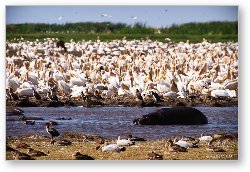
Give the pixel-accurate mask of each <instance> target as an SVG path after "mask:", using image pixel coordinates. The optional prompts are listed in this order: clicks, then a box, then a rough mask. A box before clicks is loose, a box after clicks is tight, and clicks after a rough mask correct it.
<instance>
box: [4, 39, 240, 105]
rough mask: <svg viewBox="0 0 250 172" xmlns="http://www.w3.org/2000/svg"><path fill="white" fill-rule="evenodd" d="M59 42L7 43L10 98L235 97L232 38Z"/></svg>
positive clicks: (235, 56) (235, 58) (235, 63)
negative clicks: (193, 40) (220, 40)
mask: <svg viewBox="0 0 250 172" xmlns="http://www.w3.org/2000/svg"><path fill="white" fill-rule="evenodd" d="M58 41H59V40H58V39H56V38H46V39H44V40H43V41H39V40H35V41H25V40H20V41H19V42H12V41H7V42H6V92H8V93H9V95H12V96H10V99H11V98H12V99H14V100H17V99H18V98H20V97H23V96H25V97H34V96H36V99H37V100H40V99H41V98H40V97H39V95H41V96H42V97H44V96H47V97H56V96H58V97H59V98H69V97H70V98H76V99H77V98H79V99H80V98H81V97H82V94H83V93H84V95H92V94H94V93H95V94H96V93H98V97H99V98H100V97H101V98H113V97H115V96H126V95H133V96H134V97H135V100H136V97H137V98H139V99H142V98H143V99H144V98H146V97H148V96H151V97H152V98H154V99H155V101H156V102H157V101H159V100H160V99H159V97H163V98H164V97H174V98H187V97H188V96H190V95H198V96H200V95H204V96H210V97H214V98H233V97H237V96H238V95H237V94H238V43H237V42H236V43H234V42H227V43H221V42H218V43H210V42H208V41H207V40H205V39H204V40H203V41H202V42H200V43H189V41H187V42H179V43H174V42H172V41H171V39H169V38H168V39H166V41H165V42H159V41H152V40H150V39H147V40H131V41H129V40H126V39H122V40H113V41H109V42H108V41H105V42H102V41H100V40H99V39H97V40H95V41H91V40H90V41H84V40H83V41H78V42H75V41H74V40H70V41H69V42H63V41H61V42H58ZM58 43H61V44H60V46H59V44H58ZM139 94H141V96H140V95H139ZM7 95H8V94H7Z"/></svg>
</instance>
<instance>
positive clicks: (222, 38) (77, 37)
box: [6, 33, 238, 43]
mask: <svg viewBox="0 0 250 172" xmlns="http://www.w3.org/2000/svg"><path fill="white" fill-rule="evenodd" d="M97 36H99V38H100V40H101V41H110V40H115V39H122V38H123V37H124V36H126V39H127V40H133V39H137V40H138V39H144V40H145V39H147V38H149V39H151V40H153V41H155V40H158V41H164V39H165V38H167V37H168V38H171V39H172V41H174V42H180V41H183V42H186V41H187V40H189V41H190V42H191V43H197V42H202V39H203V38H206V39H207V40H208V41H210V42H229V41H232V42H237V41H238V35H183V34H178V35H169V34H113V33H110V34H107V33H106V34H104V33H102V34H84V33H69V34H67V33H29V34H7V36H6V39H7V40H8V41H11V40H13V39H14V38H21V37H23V38H24V39H25V40H27V41H34V40H36V39H39V41H43V39H44V38H59V39H63V40H65V41H66V42H67V41H69V40H71V39H73V40H74V41H81V40H86V41H88V40H96V38H97Z"/></svg>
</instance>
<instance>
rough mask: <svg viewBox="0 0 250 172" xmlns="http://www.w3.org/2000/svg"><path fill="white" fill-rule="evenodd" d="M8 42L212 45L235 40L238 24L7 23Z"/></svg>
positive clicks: (236, 38)
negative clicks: (118, 41)
mask: <svg viewBox="0 0 250 172" xmlns="http://www.w3.org/2000/svg"><path fill="white" fill-rule="evenodd" d="M6 35H7V40H13V39H14V38H20V37H23V38H24V39H25V40H31V41H32V40H35V39H39V40H42V39H44V38H47V37H54V38H60V39H64V40H65V41H69V40H70V39H74V40H75V41H80V40H83V39H84V40H96V38H97V36H99V38H100V39H101V40H102V41H108V40H113V39H122V38H123V37H124V36H125V37H126V39H128V40H131V39H148V38H149V39H152V40H158V41H163V40H164V39H165V38H166V37H169V38H171V39H172V40H173V41H176V42H179V41H186V40H190V42H200V41H202V39H203V38H206V39H208V40H209V41H211V42H218V41H221V42H226V41H234V42H236V41H238V22H208V23H186V24H182V25H175V24H173V25H172V26H171V27H165V28H158V29H156V28H152V27H148V26H146V24H142V23H135V24H134V25H133V26H132V25H127V24H124V23H110V22H102V23H92V22H86V23H66V24H63V25H59V24H42V23H37V24H34V23H25V24H9V25H7V26H6Z"/></svg>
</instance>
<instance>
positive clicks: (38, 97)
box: [32, 88, 42, 100]
mask: <svg viewBox="0 0 250 172" xmlns="http://www.w3.org/2000/svg"><path fill="white" fill-rule="evenodd" d="M32 89H33V96H34V97H35V98H36V100H41V99H42V97H41V96H40V94H38V92H37V91H36V90H35V89H34V88H32Z"/></svg>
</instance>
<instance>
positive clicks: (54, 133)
mask: <svg viewBox="0 0 250 172" xmlns="http://www.w3.org/2000/svg"><path fill="white" fill-rule="evenodd" d="M46 131H47V133H49V134H50V135H51V144H53V143H54V140H53V138H54V137H58V136H59V135H60V133H59V132H58V131H57V130H56V129H55V128H50V124H46Z"/></svg>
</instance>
